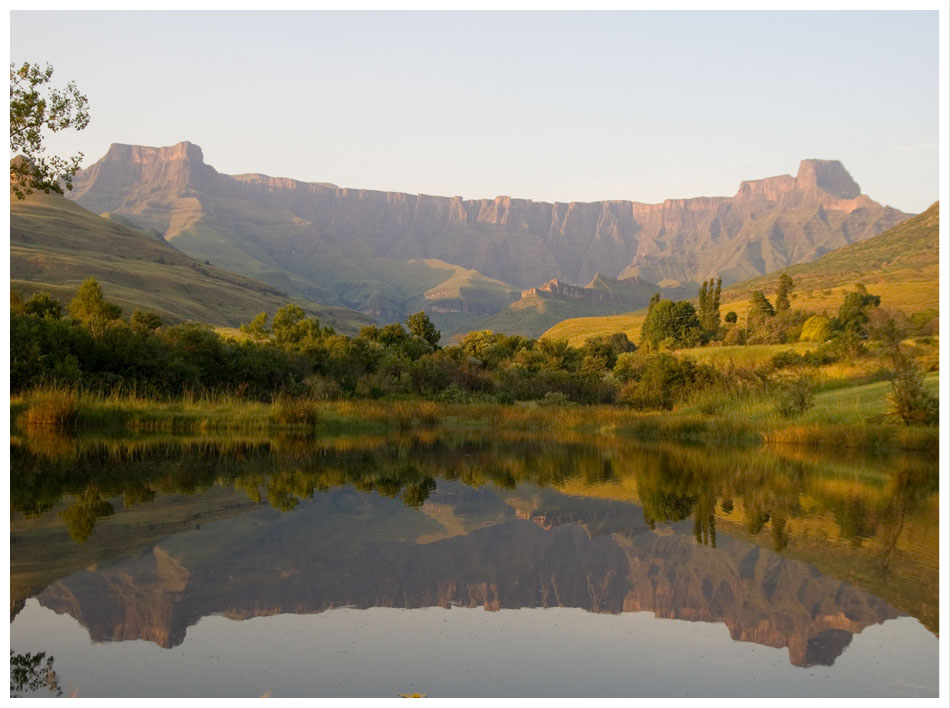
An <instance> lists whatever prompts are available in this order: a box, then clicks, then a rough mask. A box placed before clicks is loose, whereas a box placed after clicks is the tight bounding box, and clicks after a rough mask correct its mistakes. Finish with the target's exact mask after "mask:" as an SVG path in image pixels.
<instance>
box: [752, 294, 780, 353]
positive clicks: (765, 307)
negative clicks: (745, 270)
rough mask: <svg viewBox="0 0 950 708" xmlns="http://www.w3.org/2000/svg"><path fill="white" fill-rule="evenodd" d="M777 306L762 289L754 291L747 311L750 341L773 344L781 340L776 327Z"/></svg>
mask: <svg viewBox="0 0 950 708" xmlns="http://www.w3.org/2000/svg"><path fill="white" fill-rule="evenodd" d="M774 318H775V308H773V307H772V303H771V302H769V300H768V298H767V297H765V295H764V294H763V293H762V291H760V290H756V291H755V292H753V293H752V297H751V301H750V303H749V311H748V313H746V323H747V324H746V329H747V331H748V335H747V337H748V339H747V341H748V342H749V343H754V344H773V343H775V342H778V341H781V338H780V336H779V335H778V333H777V331H776V327H775V320H774Z"/></svg>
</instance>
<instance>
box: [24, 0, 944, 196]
mask: <svg viewBox="0 0 950 708" xmlns="http://www.w3.org/2000/svg"><path fill="white" fill-rule="evenodd" d="M10 22H11V47H10V50H11V60H12V61H14V62H21V61H27V60H28V61H39V62H49V63H51V64H52V65H53V66H54V67H55V70H56V73H55V75H54V82H55V83H57V84H60V85H61V84H63V83H64V82H66V81H67V80H75V81H76V83H77V84H78V85H79V87H80V89H81V90H82V91H83V92H84V93H85V94H86V95H87V96H88V97H89V102H90V107H91V113H92V122H91V123H90V125H89V127H88V128H87V129H86V130H85V131H83V132H81V133H72V134H70V135H68V136H66V135H65V134H61V135H60V136H56V139H55V140H51V141H50V143H49V144H50V146H51V147H52V148H54V149H55V150H56V151H57V152H60V153H72V152H75V151H77V150H81V151H82V152H84V153H85V155H86V164H91V163H92V162H94V161H95V160H97V159H98V158H99V157H101V156H102V154H103V153H104V152H105V151H106V149H107V148H108V146H109V144H110V143H112V142H122V143H133V144H144V145H170V144H173V143H176V142H178V141H180V140H190V141H192V142H194V143H197V144H198V145H201V147H202V148H203V149H204V153H205V159H206V161H207V162H208V163H209V164H211V165H213V166H214V167H215V168H216V169H218V170H219V171H221V172H224V173H228V174H235V173H239V172H263V173H266V174H271V175H275V176H284V177H294V178H297V179H302V180H307V181H327V182H334V183H336V184H338V185H340V186H347V187H360V188H370V189H383V190H394V191H405V192H411V193H420V192H421V193H427V194H440V195H456V194H459V195H462V196H464V197H466V198H479V197H494V196H496V195H499V194H508V195H511V196H515V197H524V198H529V199H535V200H544V201H555V200H556V201H572V200H573V201H593V200H598V199H633V200H636V201H643V202H657V201H662V200H663V199H665V198H673V197H694V196H713V195H732V194H734V193H735V191H736V189H737V187H738V185H739V182H740V181H741V180H743V179H755V178H760V177H767V176H771V175H776V174H783V173H791V174H794V173H795V171H796V170H797V168H798V163H799V161H800V160H801V159H803V158H824V159H839V160H841V161H842V162H843V163H844V165H845V167H847V168H848V170H849V171H850V172H851V174H852V176H853V177H854V178H855V179H856V180H857V181H858V183H859V184H860V185H861V188H862V191H863V192H865V193H866V194H868V195H870V196H871V197H872V198H874V199H876V200H878V201H880V202H883V203H887V204H891V205H892V206H895V207H897V208H900V209H903V210H905V211H912V212H917V211H922V210H923V209H925V208H926V207H927V206H928V205H929V204H931V203H932V202H933V201H934V200H936V199H937V196H938V193H937V188H938V186H937V182H938V180H937V177H938V152H937V137H938V24H937V22H938V21H937V13H936V12H934V11H930V12H896V11H891V12H853V11H846V12H801V13H790V12H763V13H752V12H711V13H699V12H678V13H676V12H669V13H663V12H629V13H578V12H575V13H500V12H496V13H394V14H380V13H316V12H314V13H292V14H291V13H274V14H265V13H233V14H220V13H114V12H78V13H64V12H44V13H30V12H14V13H12V14H11V20H10Z"/></svg>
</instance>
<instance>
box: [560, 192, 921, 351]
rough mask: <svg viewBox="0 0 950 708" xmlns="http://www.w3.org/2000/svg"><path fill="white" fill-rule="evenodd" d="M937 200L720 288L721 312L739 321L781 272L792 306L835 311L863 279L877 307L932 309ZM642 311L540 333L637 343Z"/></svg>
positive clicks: (580, 321) (577, 321)
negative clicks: (808, 256)
mask: <svg viewBox="0 0 950 708" xmlns="http://www.w3.org/2000/svg"><path fill="white" fill-rule="evenodd" d="M938 217H939V212H938V204H937V203H934V204H933V205H932V206H931V207H930V208H929V209H927V211H925V212H923V213H922V214H918V215H917V216H914V217H911V218H910V219H907V220H906V221H903V222H901V223H900V224H898V225H897V226H895V227H894V228H892V229H889V230H888V231H885V232H884V233H882V234H879V235H877V236H874V237H872V238H869V239H867V240H865V241H861V242H859V243H854V244H851V245H849V246H845V247H844V248H840V249H838V250H836V251H832V252H830V253H827V254H825V255H824V256H822V257H821V258H819V259H818V260H816V261H813V262H811V263H800V264H798V265H795V266H791V267H789V268H786V269H784V270H783V271H779V272H777V273H772V274H769V275H765V276H760V277H757V278H753V279H751V280H746V281H743V282H741V283H736V284H735V285H731V286H729V287H727V288H724V289H723V291H722V306H721V311H722V313H723V314H725V313H726V312H729V311H730V310H733V311H735V312H736V314H738V316H739V321H740V322H742V321H743V319H744V317H745V313H746V310H747V309H748V306H749V295H750V293H751V292H752V291H754V290H762V291H763V292H764V293H765V294H766V295H767V296H768V297H770V298H772V299H774V294H775V288H776V285H777V283H778V277H779V275H780V274H781V273H788V274H789V275H790V276H792V278H793V279H794V281H795V290H794V292H793V293H792V308H794V309H797V310H806V311H813V312H825V313H836V312H837V310H838V308H839V307H840V306H841V303H842V302H843V301H844V296H845V293H846V292H848V291H849V290H853V289H854V286H855V284H857V283H863V284H864V285H865V286H866V287H867V288H868V291H869V292H871V293H873V294H874V295H880V296H881V307H884V308H887V309H891V310H900V311H902V312H904V313H906V314H912V313H915V312H923V311H926V310H937V309H938V308H939V300H940V289H939V282H940V265H939V261H938V236H939V222H938ZM644 315H645V311H638V312H631V313H628V314H624V315H619V316H615V317H584V318H579V319H572V320H566V321H563V322H559V323H558V324H557V325H554V326H552V327H551V328H550V329H549V330H548V331H546V332H545V333H544V335H543V336H545V337H551V338H566V339H568V340H570V341H571V343H572V344H580V343H583V342H584V341H586V340H587V339H589V338H590V337H596V336H599V335H602V334H612V333H613V332H620V331H622V332H626V333H627V336H628V337H630V338H631V339H632V340H633V341H639V337H640V325H641V324H642V323H643V317H644Z"/></svg>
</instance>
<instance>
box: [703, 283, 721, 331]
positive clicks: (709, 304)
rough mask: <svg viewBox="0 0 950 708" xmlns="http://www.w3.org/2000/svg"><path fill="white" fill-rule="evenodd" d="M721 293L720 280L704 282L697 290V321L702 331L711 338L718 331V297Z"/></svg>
mask: <svg viewBox="0 0 950 708" xmlns="http://www.w3.org/2000/svg"><path fill="white" fill-rule="evenodd" d="M721 292H722V278H719V279H717V280H715V281H713V279H712V278H710V279H709V280H708V281H706V280H704V281H703V284H702V285H701V286H700V288H699V321H700V323H701V324H702V327H703V331H704V332H705V333H706V335H708V336H713V335H715V334H716V332H717V331H718V330H719V295H720V293H721Z"/></svg>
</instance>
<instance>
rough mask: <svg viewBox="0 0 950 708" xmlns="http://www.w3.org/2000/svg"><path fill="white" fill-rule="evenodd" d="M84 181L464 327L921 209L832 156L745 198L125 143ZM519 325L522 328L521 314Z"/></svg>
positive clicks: (224, 239) (242, 249) (328, 288)
mask: <svg viewBox="0 0 950 708" xmlns="http://www.w3.org/2000/svg"><path fill="white" fill-rule="evenodd" d="M74 184H75V189H74V191H73V192H72V193H71V194H70V195H69V196H70V198H72V199H75V200H76V202H77V203H78V204H80V205H81V206H83V207H85V208H86V209H89V210H91V211H93V212H95V213H97V214H101V213H108V214H109V215H111V216H112V218H121V219H124V220H125V221H126V222H128V223H129V224H133V225H135V226H137V227H140V228H145V229H153V230H155V231H157V232H158V233H159V234H161V235H162V236H163V237H164V238H165V239H166V240H168V241H169V242H171V243H172V244H173V245H174V246H175V247H176V248H177V249H179V250H180V251H183V252H184V253H186V254H188V255H190V256H192V257H194V258H196V259H198V260H201V261H210V262H211V263H212V264H214V265H215V266H220V267H222V268H225V269H228V270H231V271H234V272H237V273H241V274H243V275H246V276H250V277H253V278H256V279H258V280H261V281H264V282H266V283H269V284H270V285H272V286H274V287H275V288H278V289H280V290H281V291H284V292H287V293H289V294H290V295H292V296H294V297H300V298H306V299H307V300H311V301H314V302H318V303H321V304H324V305H333V306H342V307H346V308H352V309H355V310H358V311H360V312H363V313H365V314H367V315H370V316H371V317H374V318H375V319H377V320H378V321H381V322H383V321H394V320H400V319H403V318H404V317H405V316H406V315H407V314H408V313H410V312H413V311H417V310H419V309H425V310H426V311H427V312H429V313H430V315H431V316H432V317H433V319H434V320H436V322H437V324H439V325H441V326H442V327H443V328H444V329H446V328H447V329H449V330H451V331H466V330H468V329H471V328H473V327H476V326H479V325H480V324H482V322H483V321H484V318H486V317H490V316H493V315H496V314H497V313H499V312H500V311H502V310H504V309H505V308H506V307H507V306H508V305H509V304H511V303H512V302H513V301H516V300H518V293H519V292H522V291H526V290H527V291H530V290H531V289H532V288H535V289H537V288H538V287H539V286H542V284H544V283H546V282H549V281H551V280H553V279H557V280H559V281H561V282H564V283H568V284H570V283H584V282H587V281H592V280H594V279H595V278H596V277H598V276H600V277H606V278H614V279H621V280H626V279H629V278H634V277H636V278H639V279H640V280H639V281H637V282H639V283H641V284H646V285H647V286H650V287H645V288H644V292H645V291H647V290H651V287H652V288H653V290H652V291H655V289H656V288H655V287H653V286H654V284H656V285H658V286H672V287H685V288H693V289H695V285H696V284H697V283H698V282H699V281H702V280H704V279H705V278H707V277H711V276H713V275H719V276H722V278H723V281H724V282H725V283H727V284H728V283H731V282H737V281H739V280H743V279H746V278H750V277H754V276H759V275H763V274H766V273H769V272H772V271H775V270H779V269H781V268H784V267H787V266H790V265H793V264H796V263H801V262H807V261H810V260H814V259H816V258H818V257H820V256H821V255H823V254H824V253H827V252H829V251H832V250H834V249H837V248H840V247H842V246H845V245H847V244H849V243H854V242H857V241H861V240H863V239H866V238H868V237H870V236H874V235H876V234H878V233H881V232H882V231H884V230H886V229H887V228H890V227H891V226H894V225H895V224H897V223H899V222H900V221H902V220H904V219H905V218H907V217H908V216H909V215H908V214H905V213H903V212H900V211H898V210H896V209H893V208H891V207H888V206H882V205H881V204H878V203H877V202H875V201H873V200H872V199H871V198H870V197H868V196H866V195H863V194H861V192H860V188H859V186H858V184H857V183H856V182H855V181H854V180H853V179H852V177H851V175H850V174H848V172H847V170H845V168H844V167H843V166H842V165H841V163H840V162H837V161H829V160H803V161H802V163H801V165H800V167H799V170H798V174H797V176H795V177H792V176H790V175H781V176H778V177H770V178H767V179H762V180H754V181H746V182H742V184H741V185H740V187H739V190H738V191H737V193H736V194H735V196H733V197H700V198H695V199H669V200H666V201H665V202H663V203H662V204H642V203H638V202H633V201H603V202H588V203H579V202H571V203H557V202H555V203H545V202H534V201H530V200H525V199H513V198H511V197H507V196H501V197H496V198H495V199H475V200H466V199H463V198H462V197H459V196H456V197H437V196H429V195H410V194H404V193H396V192H381V191H372V190H360V189H348V188H341V187H337V186H335V185H333V184H329V183H307V182H300V181H297V180H292V179H287V178H277V177H269V176H266V175H261V174H241V175H225V174H221V173H219V172H217V171H216V170H215V169H214V168H213V167H211V166H210V165H208V164H206V163H205V161H204V156H203V153H202V151H201V149H200V148H199V147H198V146H197V145H194V144H192V143H188V142H182V143H179V144H177V145H174V146H171V147H144V146H133V145H119V144H115V145H112V146H111V147H110V149H109V151H108V152H107V153H106V155H105V156H104V157H102V159H100V160H99V161H98V162H96V163H95V164H93V165H92V166H90V167H89V168H88V169H85V170H83V171H81V172H80V173H79V174H77V175H76V178H75V180H74ZM537 293H538V290H535V293H534V296H537ZM525 297H531V294H530V293H529V295H526V296H525ZM522 299H524V298H522ZM584 299H587V300H589V301H590V302H599V303H601V305H602V304H603V302H604V300H599V299H598V298H596V297H594V298H584ZM647 299H648V296H647ZM575 300H577V298H575ZM522 304H523V303H522ZM645 304H646V300H644V301H643V302H642V303H639V302H632V303H630V306H626V305H625V309H626V310H627V311H629V310H632V309H636V308H637V306H640V307H642V306H643V305H645ZM516 309H517V308H516ZM522 309H525V308H524V307H522ZM527 309H528V310H530V309H531V308H530V307H529V308H527ZM589 314H603V313H602V312H598V311H594V312H590V313H589ZM503 319H504V318H503ZM509 319H512V320H513V323H512V326H511V327H509V329H512V330H517V329H518V327H517V319H518V315H517V314H514V315H512V316H511V317H509Z"/></svg>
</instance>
